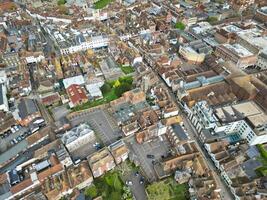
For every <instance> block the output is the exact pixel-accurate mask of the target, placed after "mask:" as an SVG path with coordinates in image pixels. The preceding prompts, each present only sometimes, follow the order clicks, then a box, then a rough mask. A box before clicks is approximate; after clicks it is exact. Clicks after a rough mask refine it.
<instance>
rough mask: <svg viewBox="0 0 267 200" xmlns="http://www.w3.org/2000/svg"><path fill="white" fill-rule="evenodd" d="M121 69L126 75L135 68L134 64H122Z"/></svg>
mask: <svg viewBox="0 0 267 200" xmlns="http://www.w3.org/2000/svg"><path fill="white" fill-rule="evenodd" d="M121 70H122V71H123V73H124V74H126V75H127V74H131V73H133V72H134V68H133V67H132V66H121Z"/></svg>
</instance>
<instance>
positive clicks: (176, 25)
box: [174, 22, 185, 30]
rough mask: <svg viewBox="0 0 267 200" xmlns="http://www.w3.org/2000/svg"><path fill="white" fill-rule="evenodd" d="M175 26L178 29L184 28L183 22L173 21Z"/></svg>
mask: <svg viewBox="0 0 267 200" xmlns="http://www.w3.org/2000/svg"><path fill="white" fill-rule="evenodd" d="M174 27H175V28H177V29H180V30H184V29H185V24H184V23H183V22H177V23H175V26H174Z"/></svg>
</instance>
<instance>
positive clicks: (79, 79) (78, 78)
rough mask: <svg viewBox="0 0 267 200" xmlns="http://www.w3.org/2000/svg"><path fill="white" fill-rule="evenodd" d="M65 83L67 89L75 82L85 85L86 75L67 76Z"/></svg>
mask: <svg viewBox="0 0 267 200" xmlns="http://www.w3.org/2000/svg"><path fill="white" fill-rule="evenodd" d="M63 84H64V87H65V89H67V88H68V87H69V86H70V85H73V84H76V85H84V84H85V80H84V77H83V76H82V75H79V76H73V77H69V78H65V79H64V80H63Z"/></svg>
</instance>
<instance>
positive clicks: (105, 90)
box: [100, 82, 111, 94]
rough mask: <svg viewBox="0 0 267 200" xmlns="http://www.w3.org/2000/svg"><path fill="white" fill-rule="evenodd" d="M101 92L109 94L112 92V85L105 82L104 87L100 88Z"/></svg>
mask: <svg viewBox="0 0 267 200" xmlns="http://www.w3.org/2000/svg"><path fill="white" fill-rule="evenodd" d="M100 90H101V92H102V93H103V94H107V93H109V92H110V91H111V87H110V84H109V83H107V82H105V83H104V85H102V87H101V88H100Z"/></svg>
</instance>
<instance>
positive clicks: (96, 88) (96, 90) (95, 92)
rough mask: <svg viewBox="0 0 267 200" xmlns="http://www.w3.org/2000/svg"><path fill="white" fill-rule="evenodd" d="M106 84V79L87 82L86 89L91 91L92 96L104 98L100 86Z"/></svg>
mask: <svg viewBox="0 0 267 200" xmlns="http://www.w3.org/2000/svg"><path fill="white" fill-rule="evenodd" d="M103 85H104V81H99V82H95V83H90V84H87V85H86V86H85V87H86V90H87V91H88V92H89V94H90V96H91V97H93V98H96V99H101V98H103V95H102V92H101V90H100V88H101V87H102V86H103Z"/></svg>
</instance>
